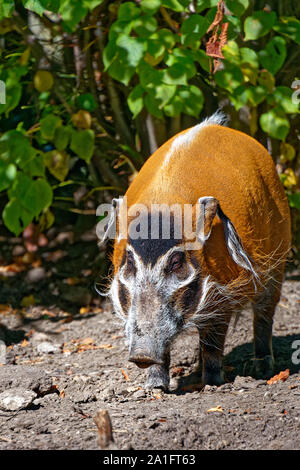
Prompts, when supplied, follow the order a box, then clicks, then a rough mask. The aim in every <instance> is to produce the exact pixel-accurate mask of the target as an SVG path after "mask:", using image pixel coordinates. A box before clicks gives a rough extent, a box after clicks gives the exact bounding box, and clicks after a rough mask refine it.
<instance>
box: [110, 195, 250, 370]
mask: <svg viewBox="0 0 300 470" xmlns="http://www.w3.org/2000/svg"><path fill="white" fill-rule="evenodd" d="M195 206H197V211H196V212H195V208H194V210H193V215H195V217H196V219H195V221H194V224H193V228H194V231H195V240H194V242H193V244H192V245H191V243H190V242H189V243H187V240H186V237H185V235H184V230H182V217H181V216H180V218H178V216H177V215H176V214H175V215H174V214H172V213H171V216H170V217H169V223H167V228H168V230H165V229H164V223H165V220H166V219H165V214H164V212H161V211H160V212H155V213H154V214H153V212H152V213H151V214H150V212H148V213H147V214H144V215H143V216H142V217H139V220H138V224H134V223H132V224H130V223H129V224H128V231H127V236H126V237H124V238H121V239H120V237H119V239H116V241H115V248H114V257H113V262H114V277H113V281H112V283H111V287H110V297H111V300H112V303H113V306H114V310H115V312H116V314H117V315H119V316H120V317H121V318H122V319H123V320H124V322H125V331H126V337H127V340H128V346H129V361H132V362H134V363H135V364H136V365H137V366H139V367H141V368H146V367H149V366H151V365H154V364H157V365H163V364H165V363H166V358H167V356H168V353H169V348H170V345H171V343H172V341H173V340H174V338H175V337H176V336H177V335H178V334H179V333H180V332H181V331H182V330H183V329H184V328H185V327H186V326H187V324H192V323H193V322H192V321H191V319H193V318H198V324H197V322H196V323H195V322H194V323H195V325H196V326H198V327H199V328H200V326H201V315H199V312H200V311H201V313H203V315H204V314H205V310H206V307H205V306H206V302H207V299H208V298H209V295H208V293H209V290H210V281H209V279H210V278H211V277H210V276H209V272H208V267H207V266H206V265H205V266H204V264H205V256H204V250H205V245H206V243H207V241H208V240H209V238H210V235H211V232H212V228H213V225H214V226H215V225H216V227H217V228H216V230H219V231H220V230H221V233H222V237H223V245H222V247H221V248H220V249H225V250H226V251H227V253H226V256H227V257H229V258H230V260H231V262H234V263H235V264H236V265H239V267H242V268H244V269H246V270H248V271H251V273H252V274H253V275H256V273H255V271H254V269H253V266H252V264H251V261H250V259H249V257H248V256H247V254H246V252H245V250H244V248H243V246H242V243H241V241H240V239H239V237H238V235H237V233H236V231H235V229H234V226H233V225H232V223H231V222H230V220H229V219H228V218H227V217H226V216H225V215H224V213H223V212H222V210H221V208H220V206H219V203H218V201H217V200H216V199H215V198H213V197H204V198H201V199H199V200H198V201H197V204H196V205H195ZM169 215H170V214H169ZM179 226H180V227H179ZM142 228H143V230H142ZM166 232H167V233H166ZM191 247H192V249H191ZM216 250H217V247H216Z"/></svg>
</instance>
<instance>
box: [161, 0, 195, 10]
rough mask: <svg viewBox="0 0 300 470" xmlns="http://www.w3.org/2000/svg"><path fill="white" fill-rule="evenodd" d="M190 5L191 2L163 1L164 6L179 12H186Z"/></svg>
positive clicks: (186, 0)
mask: <svg viewBox="0 0 300 470" xmlns="http://www.w3.org/2000/svg"><path fill="white" fill-rule="evenodd" d="M189 3H190V1H189V0H162V6H164V7H166V8H170V9H171V10H174V11H178V12H181V11H185V9H186V8H187V6H188V5H189Z"/></svg>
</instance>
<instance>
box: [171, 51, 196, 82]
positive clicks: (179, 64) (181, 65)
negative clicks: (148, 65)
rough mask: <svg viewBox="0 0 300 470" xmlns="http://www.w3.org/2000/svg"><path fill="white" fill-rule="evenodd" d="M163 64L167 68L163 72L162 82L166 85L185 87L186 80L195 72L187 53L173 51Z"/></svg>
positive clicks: (192, 62)
mask: <svg viewBox="0 0 300 470" xmlns="http://www.w3.org/2000/svg"><path fill="white" fill-rule="evenodd" d="M165 62H166V64H167V65H168V66H169V67H168V68H167V69H165V70H163V82H164V83H166V84H168V85H187V80H189V79H190V78H192V77H193V76H194V75H195V74H196V72H197V70H196V67H195V64H194V61H193V59H192V58H191V57H190V55H189V51H185V50H182V49H179V48H176V49H173V51H172V54H169V55H168V57H167V59H166V61H165Z"/></svg>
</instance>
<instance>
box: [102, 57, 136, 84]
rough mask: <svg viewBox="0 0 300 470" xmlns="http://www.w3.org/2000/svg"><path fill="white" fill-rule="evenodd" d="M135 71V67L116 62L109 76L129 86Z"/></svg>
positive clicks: (110, 69) (112, 65)
mask: <svg viewBox="0 0 300 470" xmlns="http://www.w3.org/2000/svg"><path fill="white" fill-rule="evenodd" d="M135 71H136V69H135V67H129V66H126V63H124V64H123V63H122V62H120V61H118V60H115V61H114V62H113V63H112V64H111V66H110V67H109V69H108V73H109V75H110V76H111V77H112V78H114V79H115V80H118V81H119V82H121V83H123V84H124V85H128V83H129V82H130V79H131V78H132V76H133V75H134V74H135Z"/></svg>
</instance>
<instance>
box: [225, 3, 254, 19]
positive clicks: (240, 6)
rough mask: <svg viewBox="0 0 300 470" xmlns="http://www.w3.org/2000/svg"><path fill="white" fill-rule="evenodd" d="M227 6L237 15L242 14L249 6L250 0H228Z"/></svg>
mask: <svg viewBox="0 0 300 470" xmlns="http://www.w3.org/2000/svg"><path fill="white" fill-rule="evenodd" d="M226 6H227V8H228V9H229V10H230V12H231V13H232V14H233V15H235V16H242V14H243V13H244V12H245V10H246V9H247V8H248V6H249V0H226Z"/></svg>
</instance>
